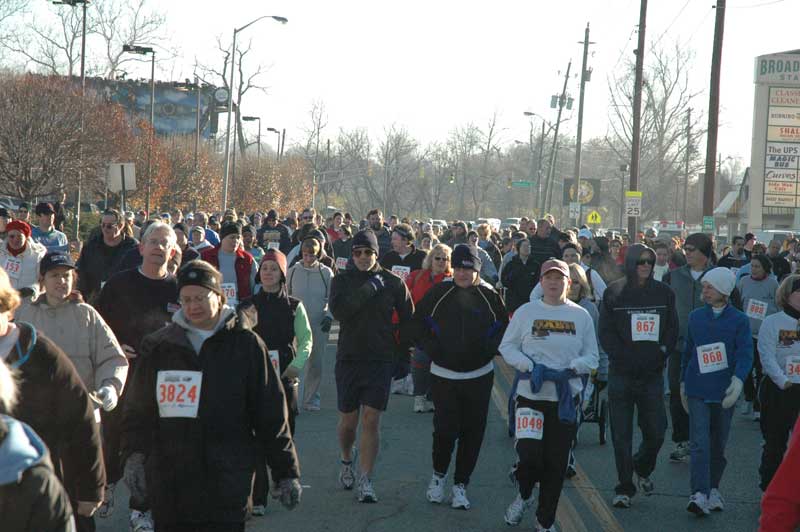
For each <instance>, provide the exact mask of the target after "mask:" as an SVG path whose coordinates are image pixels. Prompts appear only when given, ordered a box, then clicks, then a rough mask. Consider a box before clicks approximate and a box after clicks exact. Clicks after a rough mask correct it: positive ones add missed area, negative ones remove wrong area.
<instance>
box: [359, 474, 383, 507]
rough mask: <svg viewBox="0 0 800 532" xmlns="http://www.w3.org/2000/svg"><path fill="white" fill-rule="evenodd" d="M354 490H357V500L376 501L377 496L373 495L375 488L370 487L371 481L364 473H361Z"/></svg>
mask: <svg viewBox="0 0 800 532" xmlns="http://www.w3.org/2000/svg"><path fill="white" fill-rule="evenodd" d="M356 491H357V492H358V502H364V503H373V502H378V496H377V495H375V488H373V487H372V481H371V480H370V479H369V478H368V477H367V476H366V475H362V477H361V478H360V479H359V481H358V488H357V489H356Z"/></svg>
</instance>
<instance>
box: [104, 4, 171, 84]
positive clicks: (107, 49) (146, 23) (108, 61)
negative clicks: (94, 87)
mask: <svg viewBox="0 0 800 532" xmlns="http://www.w3.org/2000/svg"><path fill="white" fill-rule="evenodd" d="M92 17H93V19H94V29H93V32H94V33H95V34H97V35H98V36H99V37H100V38H101V39H102V41H103V58H102V60H101V62H100V65H99V66H98V70H99V71H100V73H101V74H102V75H103V76H104V77H106V78H114V77H115V76H116V75H117V73H118V72H119V70H120V69H121V67H122V66H123V65H124V64H126V63H129V62H132V61H136V60H137V59H136V58H135V56H132V55H130V54H124V53H123V52H122V45H124V44H138V45H147V46H157V47H158V48H159V50H160V51H161V52H164V54H159V57H157V58H156V59H157V61H161V60H164V59H170V58H171V57H173V56H174V55H175V54H174V50H171V49H170V48H169V46H168V42H169V35H168V33H167V27H166V25H167V17H166V15H165V14H164V13H162V12H160V11H156V10H154V9H150V7H149V6H148V0H104V1H103V2H97V3H96V4H95V7H94V9H93V10H92ZM162 55H163V57H161V56H162Z"/></svg>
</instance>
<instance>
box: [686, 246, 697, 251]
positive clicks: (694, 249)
mask: <svg viewBox="0 0 800 532" xmlns="http://www.w3.org/2000/svg"><path fill="white" fill-rule="evenodd" d="M683 250H684V251H688V252H690V253H691V252H692V251H697V248H696V247H694V246H683Z"/></svg>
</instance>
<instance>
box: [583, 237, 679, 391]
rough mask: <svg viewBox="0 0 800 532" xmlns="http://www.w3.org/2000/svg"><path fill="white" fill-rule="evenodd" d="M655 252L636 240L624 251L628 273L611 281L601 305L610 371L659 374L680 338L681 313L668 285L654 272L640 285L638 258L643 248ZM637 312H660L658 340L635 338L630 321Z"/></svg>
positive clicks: (602, 336)
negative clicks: (655, 276) (637, 339)
mask: <svg viewBox="0 0 800 532" xmlns="http://www.w3.org/2000/svg"><path fill="white" fill-rule="evenodd" d="M645 251H649V252H650V253H651V254H652V255H653V257H655V252H654V251H653V250H652V249H650V248H649V247H647V246H644V245H642V244H633V245H632V246H630V247H629V248H628V252H627V254H626V255H625V277H624V278H622V279H619V280H617V281H614V282H613V283H611V284H609V285H608V288H607V289H606V291H605V294H604V295H603V303H602V305H601V307H600V323H599V333H600V334H599V336H600V344H601V345H602V347H603V349H604V350H605V352H606V353H608V361H609V374H612V375H631V376H645V375H653V374H660V373H661V371H662V370H663V369H664V364H665V362H666V357H667V355H668V354H669V353H671V352H673V351H674V349H675V344H676V342H677V340H678V331H679V326H678V314H677V311H676V307H675V294H674V293H673V292H672V289H670V288H669V286H667V285H665V284H664V283H661V282H659V281H656V280H655V279H653V273H652V271H651V272H650V277H649V278H648V279H647V281H645V283H644V285H643V286H641V285H640V284H639V282H638V279H637V274H636V268H637V266H636V261H638V260H639V257H640V256H641V255H642V253H643V252H645ZM634 314H658V316H659V326H658V342H654V341H637V342H634V341H633V335H632V331H631V325H632V321H633V315H634Z"/></svg>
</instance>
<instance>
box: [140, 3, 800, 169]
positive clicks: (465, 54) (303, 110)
mask: <svg viewBox="0 0 800 532" xmlns="http://www.w3.org/2000/svg"><path fill="white" fill-rule="evenodd" d="M156 4H157V5H158V6H159V8H160V9H164V10H165V11H166V13H167V15H168V17H169V33H170V35H171V36H172V39H173V40H174V44H175V45H176V46H178V47H179V48H180V50H181V51H182V57H180V58H179V59H178V62H177V63H176V65H174V70H173V71H170V70H169V69H168V68H167V67H168V65H164V67H165V68H164V70H163V71H162V72H161V73H160V74H159V77H162V78H164V79H167V78H169V76H170V74H174V76H175V78H176V79H183V78H184V77H191V75H192V65H193V64H194V62H195V59H197V60H198V61H200V62H207V63H210V62H213V61H214V60H217V58H218V57H219V54H218V53H215V50H214V48H215V37H216V36H218V35H223V36H224V38H225V39H226V41H229V39H230V36H231V34H232V31H233V28H234V27H235V26H242V25H244V24H246V23H247V22H249V21H250V20H252V19H253V18H255V17H258V16H260V15H282V16H285V17H288V18H289V23H288V24H287V25H280V24H278V23H275V22H272V21H270V20H265V21H261V22H259V23H258V24H256V25H254V26H252V27H251V28H249V29H248V30H246V31H245V32H244V33H242V34H240V38H241V39H242V40H244V41H246V40H249V39H252V43H253V47H254V49H255V50H256V51H257V54H258V56H259V57H260V59H261V61H262V62H263V63H264V64H266V65H268V66H269V67H270V69H269V72H268V73H267V75H266V76H265V77H264V83H265V84H266V85H268V86H269V91H268V93H267V94H265V95H261V94H253V95H251V96H250V97H249V98H247V99H246V100H245V102H244V104H243V110H244V112H245V113H247V114H254V115H260V116H262V117H263V123H264V126H267V125H269V126H273V127H281V128H282V127H285V128H287V130H288V136H289V142H293V141H297V140H299V139H301V138H302V136H303V135H302V133H301V131H300V127H301V125H302V124H303V123H306V122H307V120H308V111H309V109H310V106H311V102H312V101H314V100H317V99H318V100H322V101H324V103H325V105H326V107H327V111H328V117H329V120H328V130H327V132H328V133H327V136H330V137H332V138H333V137H335V134H336V131H337V130H338V128H339V127H344V128H352V127H367V128H368V129H369V131H370V133H371V134H372V135H373V137H377V136H379V135H380V134H381V132H382V130H383V128H384V127H385V126H387V125H390V124H392V123H396V124H398V125H404V126H406V127H407V128H408V130H409V132H410V133H411V134H412V135H413V136H414V137H416V138H417V139H419V140H420V141H422V142H423V143H424V142H429V141H431V140H436V139H441V140H444V139H445V138H446V136H447V133H448V132H449V131H450V130H451V129H452V128H454V127H455V126H458V125H461V124H464V123H467V122H474V123H475V124H477V125H480V126H483V125H485V124H486V122H487V121H488V120H489V119H490V118H491V116H492V114H493V113H494V112H495V111H497V113H498V115H499V118H500V126H501V127H503V128H504V129H505V130H504V131H503V133H502V139H503V140H505V141H506V142H512V141H513V140H514V139H515V138H517V139H519V138H522V139H524V138H526V135H527V128H528V122H527V119H525V118H524V117H523V116H522V112H523V111H525V110H530V111H533V112H537V113H539V114H542V115H544V116H545V117H547V118H548V119H550V120H553V119H554V118H555V110H551V109H550V108H549V104H550V95H551V94H555V93H556V92H558V91H559V90H560V86H561V83H562V80H561V79H559V72H561V73H562V75H563V71H564V70H565V69H566V65H567V62H568V61H569V60H570V59H572V60H573V72H575V73H577V72H578V71H579V69H580V59H581V53H582V49H581V45H579V44H578V41H581V40H583V31H584V28H585V26H586V23H587V22H589V23H591V31H592V33H591V40H592V41H595V42H596V44H594V45H593V46H592V48H591V57H590V61H589V66H591V67H592V68H593V69H594V74H593V78H592V81H591V83H589V84H588V85H587V99H586V112H585V129H584V138H590V137H594V136H603V135H604V134H606V132H607V130H608V127H607V123H608V88H607V82H606V80H607V77H608V76H610V75H611V73H612V72H613V71H614V69H615V68H617V69H618V68H620V66H621V65H622V63H623V61H624V59H625V58H632V57H633V54H632V52H633V49H634V48H635V47H636V38H637V36H636V32H635V25H636V24H637V22H638V17H639V1H638V0H557V1H549V0H494V1H492V2H485V1H484V2H477V1H471V0H427V1H421V0H405V1H403V2H397V1H388V0H340V1H331V0H291V1H286V0H276V1H272V2H261V1H255V0H227V1H225V2H220V1H219V0H163V1H159V2H157V3H156ZM712 5H713V0H688V1H687V0H650V8H649V12H648V17H647V30H646V37H647V43H648V46H649V45H650V44H651V43H653V42H654V40H657V39H660V43H661V44H662V45H665V46H671V45H672V43H674V42H676V41H677V42H679V43H681V44H682V45H684V46H685V47H688V48H691V49H693V50H694V51H695V54H696V56H695V59H694V68H693V70H692V75H691V79H690V82H691V84H692V85H693V86H694V87H695V88H696V89H699V90H702V91H703V94H702V95H701V97H700V98H699V99H698V100H697V105H696V106H697V107H698V108H702V109H703V111H704V110H705V108H707V106H708V84H709V72H710V64H711V44H712V38H713V31H714V16H715V14H714V13H715V11H714V9H712ZM798 20H800V0H777V1H776V0H728V12H727V17H726V28H725V42H724V51H723V63H722V65H723V70H722V115H721V124H722V126H721V130H720V136H719V150H720V151H721V153H722V154H723V156H728V155H735V156H741V157H744V158H745V159H746V160H749V153H750V142H751V123H752V107H753V68H754V67H753V65H754V59H755V57H756V56H758V55H762V54H765V53H773V52H780V51H786V50H791V49H796V48H800V41H799V40H798V39H797V21H798ZM142 44H144V43H142ZM126 69H127V70H128V71H129V73H130V76H129V77H149V71H148V67H147V66H145V65H141V66H127V67H126ZM570 87H571V92H572V94H573V95H574V96H575V98H576V107H577V93H578V83H577V78H576V77H573V80H572V82H571V84H570ZM575 115H576V116H577V113H575ZM574 122H575V121H574V120H571V121H570V122H568V123H567V126H566V127H567V133H574V129H573V128H574ZM251 126H252V127H253V132H254V131H255V124H254V123H253V124H251V125H249V126H248V127H251Z"/></svg>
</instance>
